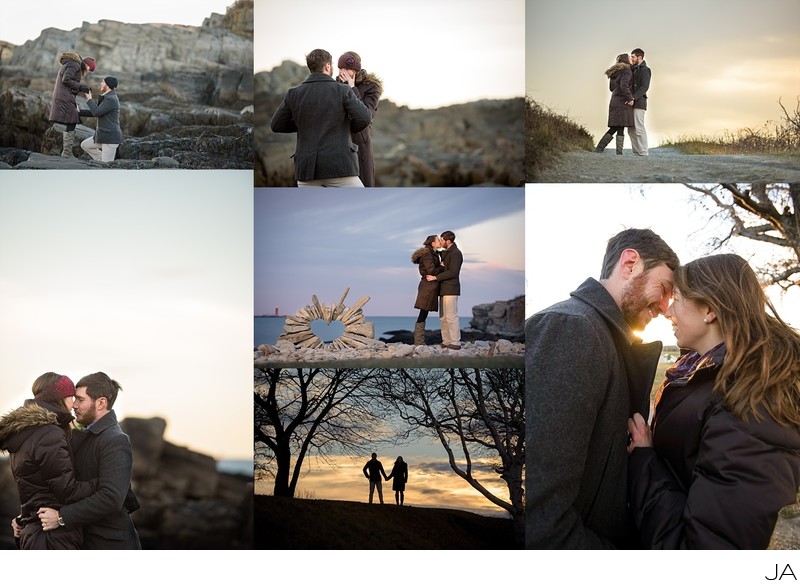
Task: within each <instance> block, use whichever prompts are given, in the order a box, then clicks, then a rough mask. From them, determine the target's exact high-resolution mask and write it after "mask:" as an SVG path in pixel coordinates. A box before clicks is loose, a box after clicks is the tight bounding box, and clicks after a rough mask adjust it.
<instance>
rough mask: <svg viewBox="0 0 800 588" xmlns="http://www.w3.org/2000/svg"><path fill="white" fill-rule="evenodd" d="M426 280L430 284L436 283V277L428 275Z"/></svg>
mask: <svg viewBox="0 0 800 588" xmlns="http://www.w3.org/2000/svg"><path fill="white" fill-rule="evenodd" d="M425 279H426V280H428V281H429V282H435V281H436V276H431V275H427V276H425Z"/></svg>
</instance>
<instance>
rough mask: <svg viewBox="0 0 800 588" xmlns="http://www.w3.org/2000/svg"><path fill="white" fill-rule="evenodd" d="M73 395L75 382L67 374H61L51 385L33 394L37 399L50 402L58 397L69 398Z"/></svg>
mask: <svg viewBox="0 0 800 588" xmlns="http://www.w3.org/2000/svg"><path fill="white" fill-rule="evenodd" d="M70 396H75V384H73V383H72V380H70V379H69V378H68V377H67V376H61V377H60V378H59V379H58V380H56V381H55V382H54V383H53V384H52V385H51V386H49V387H48V388H46V389H45V390H42V391H41V392H40V393H39V394H37V395H35V397H36V399H37V400H43V401H45V402H52V401H53V400H58V399H59V398H69V397H70Z"/></svg>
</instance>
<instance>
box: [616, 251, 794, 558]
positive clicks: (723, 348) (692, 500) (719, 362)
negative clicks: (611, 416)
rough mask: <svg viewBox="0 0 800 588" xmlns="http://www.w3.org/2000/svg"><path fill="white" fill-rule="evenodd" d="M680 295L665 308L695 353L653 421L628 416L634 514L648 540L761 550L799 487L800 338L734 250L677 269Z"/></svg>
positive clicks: (670, 376)
mask: <svg viewBox="0 0 800 588" xmlns="http://www.w3.org/2000/svg"><path fill="white" fill-rule="evenodd" d="M673 294H674V296H673V302H672V305H671V306H670V307H669V310H668V311H667V313H666V315H665V316H666V317H667V318H668V319H670V320H671V321H672V324H673V328H674V330H675V337H676V339H677V341H678V345H679V346H680V347H681V348H682V349H688V350H689V352H688V353H686V354H685V355H683V356H682V357H681V358H680V359H679V360H678V362H677V363H676V364H675V365H674V366H672V367H671V368H669V369H668V370H667V373H666V377H665V379H664V382H663V383H662V384H661V388H660V390H659V391H658V393H657V395H656V399H655V413H654V417H653V423H652V426H651V427H648V426H647V424H646V423H645V422H644V419H643V418H642V416H641V415H640V414H638V413H637V414H635V415H634V417H633V419H631V420H630V421H629V423H628V428H629V432H630V434H631V437H632V441H631V444H630V446H629V448H628V451H629V452H630V459H629V463H628V466H629V475H628V483H629V491H630V492H629V498H630V502H631V508H632V511H633V516H634V520H635V521H636V524H637V526H638V528H639V531H640V535H641V539H642V541H643V542H644V545H645V546H646V547H649V548H658V549H677V548H682V549H727V548H738V549H764V548H766V547H767V545H768V544H769V541H770V537H771V535H772V531H773V528H774V526H775V522H776V520H777V517H778V511H779V510H780V509H781V508H782V507H784V506H786V505H789V504H793V503H794V502H795V500H796V492H797V488H798V486H800V334H798V333H797V331H795V330H794V329H792V328H791V327H789V326H787V325H786V324H785V323H784V322H783V321H782V320H781V319H780V318H779V317H778V314H777V313H776V312H775V309H774V307H773V306H772V304H771V303H770V302H769V300H768V299H767V297H766V295H765V294H764V291H763V290H762V288H761V286H760V285H759V283H758V280H757V278H756V276H755V274H754V273H753V270H752V269H751V268H750V266H749V265H748V264H747V262H746V261H745V260H744V259H742V258H741V257H739V256H738V255H732V254H725V255H713V256H710V257H706V258H702V259H697V260H695V261H692V262H691V263H688V264H686V265H685V266H681V267H679V268H678V270H677V271H676V272H675V289H674V292H673ZM767 309H769V312H767Z"/></svg>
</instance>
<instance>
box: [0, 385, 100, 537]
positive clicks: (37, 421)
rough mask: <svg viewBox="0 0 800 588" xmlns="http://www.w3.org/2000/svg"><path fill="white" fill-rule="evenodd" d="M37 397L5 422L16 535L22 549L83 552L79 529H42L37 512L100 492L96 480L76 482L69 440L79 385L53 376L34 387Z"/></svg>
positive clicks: (0, 440) (1, 445)
mask: <svg viewBox="0 0 800 588" xmlns="http://www.w3.org/2000/svg"><path fill="white" fill-rule="evenodd" d="M33 394H34V397H33V398H32V399H30V400H26V401H25V403H24V405H23V406H22V407H20V408H17V409H15V410H13V411H11V412H10V413H8V414H6V415H4V416H3V417H2V418H0V449H2V450H4V451H8V452H9V454H10V463H11V472H12V474H13V475H14V479H15V480H16V482H17V490H18V492H19V500H20V514H19V516H17V517H16V518H15V519H14V522H13V524H12V526H13V527H14V535H15V537H17V539H18V540H19V546H20V547H21V548H22V549H80V548H81V546H82V543H83V535H82V532H81V528H80V526H76V525H70V526H68V527H63V526H61V527H58V528H57V529H54V530H52V531H44V530H42V524H41V522H40V521H39V517H38V514H37V513H38V510H39V509H40V508H42V507H50V508H55V509H59V508H61V507H62V506H63V505H65V504H70V503H72V502H76V501H78V500H80V499H82V498H86V497H87V496H89V495H91V494H92V493H93V492H95V491H96V490H97V485H96V482H95V481H92V482H78V481H77V480H76V479H75V474H74V469H73V463H72V452H71V450H70V446H69V441H68V436H69V434H70V431H71V429H70V423H71V422H72V419H73V417H72V415H71V414H70V409H71V407H72V399H73V396H74V395H75V386H74V385H73V384H72V381H71V380H70V379H69V378H68V377H67V376H62V375H59V374H55V373H53V372H48V373H46V374H43V375H41V376H39V377H38V378H37V379H36V381H35V382H34V384H33Z"/></svg>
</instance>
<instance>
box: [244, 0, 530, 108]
mask: <svg viewBox="0 0 800 588" xmlns="http://www.w3.org/2000/svg"><path fill="white" fill-rule="evenodd" d="M255 30H256V34H255V40H254V45H255V62H254V67H255V71H256V72H261V71H269V70H271V69H273V68H274V67H275V66H277V65H280V64H281V63H282V62H283V61H285V60H289V61H295V62H297V63H300V64H301V65H303V66H305V55H306V54H307V53H309V52H310V51H311V50H313V49H316V48H321V49H325V50H327V51H329V52H330V53H331V54H332V55H333V59H334V60H336V59H338V57H339V55H341V54H342V53H344V52H345V51H355V52H356V53H358V54H359V55H361V59H362V67H364V68H365V69H366V70H368V71H371V72H374V73H376V74H377V75H379V76H380V77H381V78H382V79H383V82H384V95H383V97H384V98H387V99H389V100H391V101H393V102H395V103H396V104H398V105H403V106H408V107H410V108H437V107H440V106H447V105H450V104H461V103H464V102H471V101H474V100H479V99H482V98H513V97H519V96H524V94H525V69H524V68H525V2H524V0H494V1H493V2H485V1H484V0H436V1H435V2H430V1H429V0H405V1H404V2H372V3H364V2H361V1H359V0H340V1H339V2H336V3H334V4H320V2H318V0H292V2H265V1H264V0H256V5H255ZM334 65H335V64H334Z"/></svg>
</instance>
